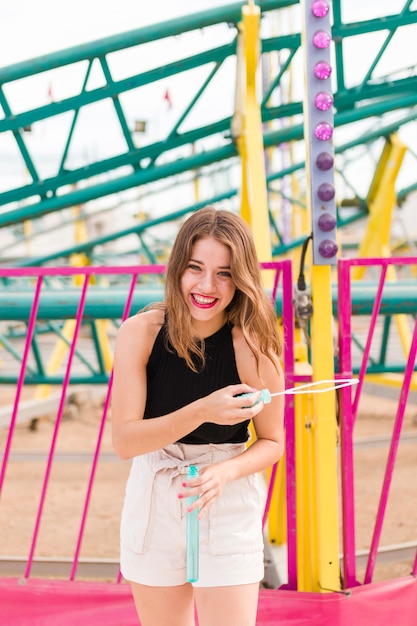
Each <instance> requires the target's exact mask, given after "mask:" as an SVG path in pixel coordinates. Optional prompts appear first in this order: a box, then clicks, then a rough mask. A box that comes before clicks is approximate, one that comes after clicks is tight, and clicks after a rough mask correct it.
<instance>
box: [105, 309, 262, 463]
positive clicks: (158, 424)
mask: <svg viewBox="0 0 417 626" xmlns="http://www.w3.org/2000/svg"><path fill="white" fill-rule="evenodd" d="M162 318H163V312H161V311H159V310H152V311H148V312H146V313H141V314H140V315H135V316H133V317H131V318H129V319H128V320H126V321H125V322H124V323H123V324H122V326H121V327H120V329H119V331H118V334H117V339H116V348H115V355H114V377H113V389H112V438H113V448H114V450H115V452H116V454H117V455H118V456H119V457H120V458H122V459H129V458H132V457H134V456H138V455H140V454H145V453H147V452H151V451H153V450H158V449H160V448H163V447H164V446H166V445H169V444H171V443H174V442H175V441H178V440H179V439H181V437H184V436H185V435H187V434H188V433H190V432H192V431H193V430H195V429H196V428H197V427H198V426H200V425H201V424H203V423H204V422H208V421H210V422H215V423H217V424H224V425H230V424H237V423H239V422H242V421H244V420H247V419H251V418H253V417H254V416H255V415H257V413H259V411H261V410H262V405H256V406H253V407H249V408H247V409H243V410H242V409H241V406H242V400H241V399H239V398H237V397H236V396H237V395H238V394H241V393H247V392H249V391H251V390H252V389H253V388H252V387H250V386H248V385H247V384H240V385H230V386H228V387H225V388H224V389H219V390H218V391H215V392H214V393H212V394H210V395H208V396H206V397H204V398H200V399H199V400H196V401H195V402H192V403H190V404H188V405H186V406H184V407H183V408H181V409H179V410H177V411H173V412H172V413H169V414H167V415H162V416H161V417H157V418H153V419H146V420H144V419H143V414H144V410H145V405H146V389H147V385H146V366H147V363H148V359H149V355H150V353H151V351H152V347H153V344H154V342H155V338H156V335H157V334H158V331H159V329H160V328H161V324H162ZM248 404H250V403H248Z"/></svg>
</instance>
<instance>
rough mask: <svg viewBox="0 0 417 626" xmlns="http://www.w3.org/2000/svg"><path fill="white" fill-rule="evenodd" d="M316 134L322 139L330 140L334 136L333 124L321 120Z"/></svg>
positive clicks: (315, 131)
mask: <svg viewBox="0 0 417 626" xmlns="http://www.w3.org/2000/svg"><path fill="white" fill-rule="evenodd" d="M314 134H315V136H316V137H317V139H320V141H329V139H331V138H332V136H333V126H332V125H331V124H329V123H328V122H319V123H318V124H317V126H316V128H315V129H314Z"/></svg>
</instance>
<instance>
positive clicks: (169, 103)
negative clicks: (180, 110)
mask: <svg viewBox="0 0 417 626" xmlns="http://www.w3.org/2000/svg"><path fill="white" fill-rule="evenodd" d="M164 100H165V101H166V103H167V104H168V108H169V109H172V100H171V96H170V95H169V90H168V89H166V91H165V93H164Z"/></svg>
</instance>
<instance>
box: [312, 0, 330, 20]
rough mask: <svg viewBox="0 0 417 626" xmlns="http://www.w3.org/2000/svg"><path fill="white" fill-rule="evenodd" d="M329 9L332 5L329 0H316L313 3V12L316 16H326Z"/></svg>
mask: <svg viewBox="0 0 417 626" xmlns="http://www.w3.org/2000/svg"><path fill="white" fill-rule="evenodd" d="M329 10H330V7H329V5H328V4H327V2H325V0H314V2H313V4H312V5H311V12H312V14H313V15H314V17H326V15H327V14H328V12H329Z"/></svg>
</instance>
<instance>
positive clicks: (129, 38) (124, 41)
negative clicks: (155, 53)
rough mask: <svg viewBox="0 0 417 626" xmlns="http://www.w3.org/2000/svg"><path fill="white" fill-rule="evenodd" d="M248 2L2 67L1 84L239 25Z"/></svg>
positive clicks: (289, 0)
mask: <svg viewBox="0 0 417 626" xmlns="http://www.w3.org/2000/svg"><path fill="white" fill-rule="evenodd" d="M246 4H247V3H246V2H245V1H242V2H235V3H233V4H229V5H225V6H222V7H217V8H214V9H209V10H207V11H201V12H199V13H191V14H190V15H183V16H180V17H177V18H174V19H171V20H169V21H167V22H160V23H157V24H152V25H150V26H145V27H143V28H137V29H134V30H131V31H127V32H125V33H120V34H118V35H112V36H110V37H105V38H103V39H98V40H96V41H93V42H91V43H88V44H81V45H78V46H73V47H71V48H66V49H65V50H60V51H58V52H55V53H52V54H48V55H45V56H41V57H35V58H33V59H29V60H28V61H22V62H19V63H15V64H13V65H9V66H7V67H4V68H1V69H0V84H1V83H3V82H10V81H13V80H19V79H21V78H25V77H27V76H33V75H34V74H37V73H41V72H46V71H48V70H52V69H55V68H57V67H61V66H63V65H69V64H71V63H79V62H80V61H84V60H89V59H91V57H100V56H104V55H106V54H109V53H112V52H117V51H118V50H125V49H127V48H131V47H133V46H137V45H140V44H144V43H149V42H152V41H155V40H157V39H164V38H166V37H175V36H177V35H181V34H183V33H185V32H188V31H192V30H198V29H201V28H205V27H207V26H213V25H214V24H219V23H222V22H223V23H226V24H228V23H233V24H236V23H237V22H239V21H240V19H241V15H242V6H243V5H246ZM257 4H258V5H259V7H260V10H261V13H265V12H267V11H275V10H277V9H283V8H287V7H290V6H293V5H297V4H299V0H260V2H257ZM138 17H139V18H140V13H138Z"/></svg>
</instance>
